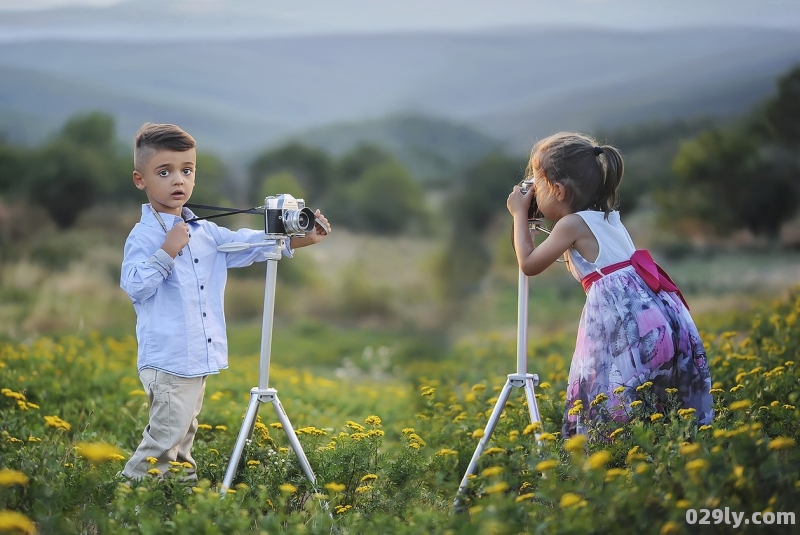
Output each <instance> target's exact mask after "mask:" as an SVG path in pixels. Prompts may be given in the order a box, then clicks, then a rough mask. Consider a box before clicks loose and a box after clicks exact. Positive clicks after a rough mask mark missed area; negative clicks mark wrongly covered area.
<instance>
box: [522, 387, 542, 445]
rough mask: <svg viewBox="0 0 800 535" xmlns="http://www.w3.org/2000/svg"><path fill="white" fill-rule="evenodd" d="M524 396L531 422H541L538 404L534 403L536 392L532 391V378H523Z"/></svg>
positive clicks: (537, 435)
mask: <svg viewBox="0 0 800 535" xmlns="http://www.w3.org/2000/svg"><path fill="white" fill-rule="evenodd" d="M525 397H526V398H527V399H528V411H529V412H530V414H531V423H532V424H534V423H536V422H541V421H542V417H541V415H540V414H539V405H538V404H537V403H536V394H535V392H534V391H533V379H532V378H530V377H529V378H527V379H525ZM536 440H539V433H536Z"/></svg>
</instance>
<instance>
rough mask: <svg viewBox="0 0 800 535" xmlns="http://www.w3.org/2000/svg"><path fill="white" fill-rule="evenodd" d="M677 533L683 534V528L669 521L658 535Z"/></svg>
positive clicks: (673, 534)
mask: <svg viewBox="0 0 800 535" xmlns="http://www.w3.org/2000/svg"><path fill="white" fill-rule="evenodd" d="M676 533H681V527H680V526H679V525H678V524H676V523H675V522H672V521H669V522H667V523H665V524H664V525H663V526H661V531H659V532H658V535H675V534H676Z"/></svg>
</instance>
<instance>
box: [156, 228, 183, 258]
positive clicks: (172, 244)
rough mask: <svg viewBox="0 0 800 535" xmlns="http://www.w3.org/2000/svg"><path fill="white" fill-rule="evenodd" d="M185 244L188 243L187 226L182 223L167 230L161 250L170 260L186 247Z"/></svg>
mask: <svg viewBox="0 0 800 535" xmlns="http://www.w3.org/2000/svg"><path fill="white" fill-rule="evenodd" d="M187 243H189V225H187V224H186V223H183V222H182V223H178V224H177V225H175V226H174V227H172V228H171V229H169V231H168V232H167V237H166V238H165V239H164V244H163V245H162V246H161V248H162V249H164V252H166V253H167V254H168V255H170V256H171V257H172V258H175V257H176V256H178V253H180V252H181V249H183V248H184V247H186V244H187Z"/></svg>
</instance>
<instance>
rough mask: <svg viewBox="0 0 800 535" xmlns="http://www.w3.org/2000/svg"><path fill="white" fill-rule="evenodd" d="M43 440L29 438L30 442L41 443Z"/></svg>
mask: <svg viewBox="0 0 800 535" xmlns="http://www.w3.org/2000/svg"><path fill="white" fill-rule="evenodd" d="M41 441H42V439H41V438H38V437H28V442H41Z"/></svg>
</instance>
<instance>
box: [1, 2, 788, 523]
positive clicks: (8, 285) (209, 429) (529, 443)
mask: <svg viewBox="0 0 800 535" xmlns="http://www.w3.org/2000/svg"><path fill="white" fill-rule="evenodd" d="M16 17H17V18H16V19H15V20H19V21H23V19H24V16H23V15H16ZM540 30H541V29H540ZM548 43H560V48H558V47H557V50H558V51H559V53H558V54H557V55H556V57H555V58H552V59H551V63H548V64H547V65H548V66H547V69H552V70H553V72H559V73H560V74H561V76H554V80H553V82H552V83H553V88H552V89H550V90H547V91H546V90H545V89H543V88H542V87H541V86H540V85H539V84H535V83H534V82H535V81H536V80H534V79H531V78H526V77H527V76H532V74H528V73H520V68H519V65H520V63H521V62H523V61H524V58H526V57H528V56H529V55H530V53H531V50H539V49H541V47H543V46H545V45H547V44H548ZM797 43H798V34H797V32H793V31H789V30H782V31H770V30H765V29H759V28H750V29H738V30H735V31H734V30H731V29H729V28H728V29H726V28H692V29H682V30H681V29H676V30H668V31H655V32H650V33H648V32H644V33H636V32H630V33H629V32H625V31H601V30H591V31H589V30H581V31H579V30H574V29H573V30H569V31H566V32H565V33H563V34H560V33H558V32H554V31H552V30H541V31H539V30H537V31H535V32H524V31H521V30H516V31H513V32H508V33H507V34H505V33H503V32H500V31H492V32H488V33H487V32H464V33H462V34H448V33H444V34H438V33H436V32H431V33H423V34H398V35H394V34H387V35H381V34H375V35H361V36H347V37H343V36H322V37H320V36H317V37H313V36H312V37H306V38H303V37H293V38H285V39H281V38H273V39H260V40H259V39H255V40H252V41H250V40H246V39H244V40H235V39H234V40H229V41H222V42H216V41H213V40H212V41H209V42H206V41H203V40H199V41H198V42H195V43H174V46H172V47H170V48H169V49H168V50H166V51H164V53H163V54H160V55H156V54H155V53H154V50H155V49H157V48H158V46H157V45H153V44H152V43H146V44H142V43H140V44H139V45H137V44H136V43H130V42H125V41H124V40H123V41H120V42H117V41H113V40H112V41H109V42H107V43H105V45H106V46H98V43H97V42H86V41H80V40H77V41H76V40H70V39H65V40H62V41H59V40H58V39H55V40H53V39H42V40H36V39H23V40H16V41H14V40H11V41H8V42H5V41H4V42H0V74H3V76H2V82H0V389H2V390H0V392H2V395H0V532H9V533H47V534H49V533H90V534H95V533H141V534H145V533H209V534H211V533H244V532H255V533H359V532H366V533H452V534H461V533H465V534H467V533H476V534H477V533H481V534H483V533H498V534H501V533H628V532H631V531H637V532H645V533H661V534H664V535H666V534H670V533H729V532H731V531H732V530H734V529H735V531H736V532H737V533H738V532H743V533H763V532H770V533H794V532H795V530H796V528H795V527H794V526H795V525H796V521H795V516H794V515H796V513H797V512H798V506H797V503H799V502H798V498H800V468H799V467H800V449H799V448H798V441H799V440H800V432H798V429H800V427H799V426H798V423H800V413H798V410H797V405H798V403H799V402H800V382H798V381H799V380H800V375H798V372H797V366H796V362H797V360H798V357H799V355H798V351H800V324H798V321H797V318H798V314H800V293H798V292H799V291H800V290H798V288H800V287H799V286H798V284H800V219H798V206H800V181H798V179H797V178H798V176H799V174H800V159H799V158H798V156H797V155H798V154H800V152H798V148H800V67H798V66H797V65H798V63H797V62H798V61H800V56H798V54H797V50H798V48H797V47H796V45H797ZM587 46H593V47H595V49H596V51H597V69H596V70H591V72H587V73H585V74H584V75H581V73H575V72H566V71H563V72H562V71H558V66H559V65H563V64H565V62H566V63H569V62H570V61H573V60H575V58H581V57H584V56H585V50H586V47H587ZM192 58H195V59H192ZM197 58H199V59H197ZM232 58H235V60H236V61H234V60H233V59H232ZM320 58H323V59H324V60H325V61H322V60H321V59H320ZM610 58H613V59H614V61H611V59H610ZM317 60H319V61H317ZM260 62H261V63H260ZM315 62H316V63H315ZM175 64H180V65H182V66H183V68H184V71H182V72H183V76H176V77H175V79H174V80H172V82H171V84H163V83H160V82H161V80H160V79H158V78H157V77H155V78H154V77H151V76H150V74H151V72H153V71H157V72H161V71H159V69H160V68H162V67H163V68H167V67H168V66H169V65H175ZM253 66H256V67H259V66H260V67H261V68H260V69H258V68H256V69H253ZM310 66H314V68H311V67H310ZM612 67H613V68H614V70H613V71H609V70H607V69H611V68H612ZM248 69H249V70H248ZM109 72H114V73H116V76H113V77H109V76H108V73H109ZM609 72H613V74H614V77H615V79H616V80H617V81H616V82H615V83H610V82H609V81H608V80H609V78H608V77H607V75H608V73H609ZM242 73H247V76H253V77H254V78H252V79H249V78H240V77H243V76H245V74H242ZM274 79H277V80H281V81H282V82H283V84H280V83H273V81H274ZM220 80H222V81H226V80H227V81H228V83H229V84H230V85H229V86H226V85H225V84H224V83H222V82H220ZM292 80H296V81H298V82H297V86H293V85H292V83H291V81H292ZM318 80H326V81H327V82H326V83H329V84H330V85H329V86H324V87H321V86H323V85H324V84H316V85H315V82H317V81H318ZM254 82H258V83H254ZM300 82H302V83H300ZM254 87H257V88H263V93H262V92H259V91H256V90H254V89H252V88H254ZM293 87H295V89H292V88H293ZM298 88H300V89H298ZM323 89H324V91H323ZM315 91H316V92H315ZM359 91H361V92H359ZM134 94H135V95H136V98H134V96H133V95H134ZM266 97H270V98H271V99H273V100H274V102H275V103H276V105H275V107H274V108H275V109H272V111H270V109H267V108H262V107H261V103H262V102H263V100H264V99H265V98H266ZM501 97H502V105H500V104H498V102H499V101H500V99H501ZM325 99H330V100H325ZM409 103H412V104H414V103H415V104H417V105H411V104H409ZM278 104H279V105H278ZM337 106H338V107H337ZM145 121H154V122H175V123H177V124H179V125H182V126H184V127H185V128H187V130H189V131H190V133H193V134H194V135H195V137H196V138H197V139H198V143H199V146H198V149H199V153H198V171H197V186H196V188H195V194H194V197H193V199H192V201H193V202H198V203H207V204H216V205H222V206H231V207H236V208H244V207H250V206H254V205H260V204H262V203H263V199H264V197H265V196H266V195H272V194H277V193H290V194H292V195H295V196H297V197H302V198H304V199H305V200H306V203H307V204H308V205H309V206H311V207H313V208H320V209H321V210H322V211H323V213H325V214H326V216H327V217H328V218H329V220H330V221H331V223H332V225H333V232H332V234H331V235H330V236H329V237H328V238H327V239H326V240H324V241H323V242H321V243H320V244H318V245H315V246H313V247H309V248H304V249H300V250H297V251H296V252H295V256H294V258H292V259H284V260H281V261H280V262H279V264H278V282H277V287H276V289H275V291H276V304H275V321H274V338H273V344H272V355H271V356H272V366H271V369H270V371H271V374H270V386H272V387H274V388H276V389H277V390H278V392H279V396H280V399H281V401H282V403H283V406H284V407H285V409H286V412H287V415H288V417H289V419H290V420H291V422H292V424H293V427H294V429H295V431H296V432H297V433H298V435H299V438H300V441H301V444H302V446H303V449H304V451H305V452H306V454H307V455H308V458H309V461H310V463H311V466H312V468H313V470H314V472H315V475H316V477H317V480H316V482H315V483H314V484H312V483H311V482H309V481H308V480H306V478H305V477H304V476H303V474H302V472H301V471H300V469H299V466H298V464H297V462H296V459H295V455H294V453H293V452H292V451H291V449H290V448H289V445H288V441H287V440H286V437H285V434H284V431H283V430H282V429H281V426H280V424H279V423H278V421H277V418H276V416H275V414H274V411H273V408H272V406H270V405H264V406H262V407H261V408H260V411H259V421H258V423H257V425H256V429H255V432H254V435H253V437H252V441H251V442H250V443H249V444H248V446H247V448H246V450H245V455H244V456H243V459H242V461H241V464H240V465H239V467H238V470H237V477H236V480H235V481H234V487H233V488H232V489H231V492H229V493H228V494H226V495H225V497H224V498H222V497H220V487H221V482H222V478H223V475H224V473H225V469H226V467H227V464H228V460H229V457H230V454H231V452H232V449H233V444H234V441H235V439H236V436H237V433H238V431H239V426H240V425H241V421H242V417H243V413H244V410H245V408H246V406H247V403H248V399H249V390H250V388H252V387H253V386H256V384H257V381H258V371H259V370H258V368H259V354H258V353H259V347H260V341H261V330H262V325H261V318H262V312H263V310H262V307H263V299H264V292H265V287H264V273H265V270H264V264H263V263H258V264H255V265H253V266H251V267H248V268H244V269H239V270H231V271H230V273H229V277H228V281H227V286H226V293H225V295H226V298H225V313H226V319H227V326H228V342H229V352H230V368H229V369H227V370H224V371H222V372H221V373H220V374H219V375H215V376H211V377H209V379H208V383H207V389H206V396H205V401H204V406H203V410H202V413H201V416H200V418H199V420H200V423H201V428H200V430H199V432H198V436H197V439H196V442H195V447H194V456H195V459H196V460H197V461H198V476H199V479H200V480H199V482H197V483H196V484H192V485H185V484H183V483H182V482H181V479H180V476H181V474H182V471H183V470H184V469H185V468H184V467H183V466H180V465H175V466H173V467H172V468H171V469H170V473H168V474H160V473H153V474H152V477H148V478H146V479H145V480H143V481H141V482H135V483H133V484H132V485H127V484H124V483H123V482H122V481H121V480H120V479H119V477H118V476H117V472H119V471H120V470H121V469H122V467H123V466H124V463H125V461H126V460H127V459H128V458H129V457H130V455H131V453H132V451H133V450H134V449H135V447H136V445H137V444H138V442H139V440H140V438H141V433H142V429H143V427H144V425H145V424H146V421H147V411H148V406H147V398H146V397H145V395H144V391H143V390H142V385H141V383H140V382H139V380H138V377H137V373H136V341H135V338H134V333H135V330H134V328H135V321H136V318H135V314H134V311H133V307H132V305H131V303H130V300H129V298H128V297H127V295H126V294H125V293H124V292H123V291H122V290H121V289H120V288H119V278H120V263H121V260H122V248H123V245H124V242H125V238H126V236H127V234H128V232H129V231H130V229H131V228H132V227H133V225H134V224H135V223H136V222H137V221H138V220H139V217H140V214H141V207H140V206H141V203H143V202H145V201H146V199H145V198H144V197H143V196H142V194H141V192H139V191H138V190H136V189H135V188H134V187H133V186H132V184H131V178H130V174H131V170H132V151H131V147H130V145H131V143H130V139H131V137H132V135H133V132H135V129H136V128H138V126H139V125H140V124H141V123H143V122H145ZM559 129H577V130H581V131H586V132H588V133H591V134H593V135H595V136H597V137H598V139H600V140H601V141H602V142H607V143H610V144H613V145H614V146H616V147H618V148H619V149H620V150H621V151H622V153H623V156H624V158H625V162H626V172H625V178H624V179H623V185H622V190H621V194H622V205H621V211H622V218H623V222H624V223H625V224H626V225H627V227H628V229H629V230H630V231H631V234H632V236H633V238H634V241H635V242H636V244H637V246H638V247H640V248H647V249H649V250H650V251H651V252H652V254H653V256H654V257H655V258H656V259H657V261H658V262H659V263H660V264H661V265H662V266H663V267H664V268H665V269H666V270H667V271H668V272H669V273H670V275H671V277H672V278H673V279H674V280H675V281H676V282H677V283H678V285H679V286H680V287H681V289H682V291H683V293H684V295H685V296H686V297H687V299H688V301H689V303H690V305H691V310H692V314H693V316H694V318H695V320H696V323H697V325H698V327H699V329H700V331H701V334H702V336H703V340H704V342H705V343H706V349H707V351H708V356H709V361H710V364H711V374H712V381H713V390H712V393H713V395H714V399H715V408H716V411H717V416H716V419H715V420H714V423H713V424H712V425H710V426H703V427H700V428H698V426H697V425H696V419H695V417H694V415H693V414H692V413H691V411H686V410H682V408H681V407H679V406H677V405H676V403H675V400H673V402H672V403H671V404H670V405H669V406H668V407H667V410H666V411H665V412H664V413H660V412H657V411H656V409H655V405H654V403H653V399H652V395H651V394H650V393H649V391H648V388H647V387H646V386H645V387H642V388H640V389H636V392H632V394H633V395H634V396H635V397H636V398H637V402H634V403H633V404H631V405H630V406H629V407H628V410H629V411H630V417H631V420H630V422H629V423H626V424H624V425H622V426H616V425H612V424H607V425H599V426H597V427H593V428H592V429H591V430H590V433H589V435H588V439H581V438H578V439H572V440H569V441H565V440H564V439H563V438H562V437H560V430H561V424H562V421H563V412H564V389H565V386H566V379H567V375H568V371H569V365H570V359H571V355H572V350H573V348H574V344H575V335H576V330H577V324H578V319H579V317H580V313H581V309H582V306H583V302H584V299H585V296H584V293H583V290H582V288H581V286H580V284H578V283H577V282H576V281H575V280H574V279H572V277H571V276H570V275H569V274H568V273H567V271H566V269H564V267H563V266H562V265H561V264H555V265H553V266H551V267H550V268H548V269H547V270H546V271H545V272H544V273H543V274H541V275H539V276H536V277H534V278H531V279H530V293H529V322H528V326H527V328H528V334H529V347H528V348H527V349H528V371H529V372H531V373H536V374H538V376H539V380H540V384H539V385H538V387H537V396H536V397H537V403H538V405H539V409H540V410H541V415H542V421H541V422H540V423H537V424H532V422H530V420H529V416H528V409H527V403H526V401H525V400H524V396H522V394H521V393H520V392H518V391H514V392H512V396H511V399H510V401H509V403H508V404H507V405H506V407H505V409H504V411H503V413H502V418H501V419H500V422H499V425H498V428H497V430H496V431H495V433H494V434H493V436H492V438H491V440H490V441H489V443H488V445H487V449H486V450H485V452H484V455H483V456H482V457H481V458H480V459H479V462H478V467H477V470H476V472H475V474H474V477H472V478H471V479H470V481H469V485H468V487H467V489H466V492H465V493H464V494H463V495H461V496H460V497H459V499H458V500H457V502H456V503H454V499H455V498H456V496H457V491H458V488H459V483H460V481H461V478H462V476H463V475H464V473H465V471H466V468H467V464H468V462H469V460H470V458H471V456H472V453H473V452H474V451H475V448H476V446H477V445H478V441H479V440H480V438H481V436H482V435H483V432H484V431H483V430H484V426H485V425H486V422H487V420H488V418H489V416H490V414H491V411H492V408H493V407H494V403H495V402H496V399H497V394H498V392H499V389H500V388H501V387H502V385H503V384H504V382H505V380H506V375H507V374H509V373H514V372H516V347H515V344H516V334H517V289H518V288H517V283H518V271H517V266H516V261H515V257H514V255H513V251H512V250H511V244H510V232H511V227H510V218H509V216H508V213H507V210H506V208H505V200H506V197H507V195H508V192H509V191H510V189H511V187H512V186H513V185H514V184H516V183H517V182H519V180H521V179H522V178H523V174H524V169H525V166H526V163H527V151H528V150H529V149H530V146H531V145H532V143H533V141H535V139H537V138H539V137H542V136H544V135H546V134H548V133H551V132H554V131H557V130H559ZM200 212H202V211H200V210H198V213H200ZM216 221H217V222H219V224H222V225H225V226H229V227H231V228H242V227H250V228H263V220H262V219H261V218H259V217H258V216H256V215H235V216H229V217H226V218H223V219H218V220H216ZM607 401H608V400H604V399H597V400H595V403H596V404H604V403H606V402H607ZM164 476H166V477H165V478H164ZM703 510H707V511H708V512H707V513H705V518H706V519H707V520H708V524H707V525H701V524H700V523H698V524H693V523H692V522H693V521H692V520H691V519H692V518H694V517H693V516H692V511H696V512H697V514H698V517H697V518H698V519H699V520H702V519H703V518H704V513H703ZM726 510H728V511H729V512H730V511H733V512H734V513H740V512H741V513H744V514H745V516H743V517H741V519H740V520H741V524H739V525H737V526H736V527H735V528H734V525H733V524H732V523H730V522H729V521H730V519H731V517H730V516H723V515H722V514H721V512H724V511H726ZM718 511H719V512H720V513H718ZM754 513H761V515H762V518H763V519H764V520H765V521H771V522H769V523H764V524H755V523H754V522H749V523H744V519H747V520H752V519H753V518H754V517H753V516H752V515H753V514H754ZM790 513H791V516H790ZM734 518H735V517H734Z"/></svg>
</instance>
